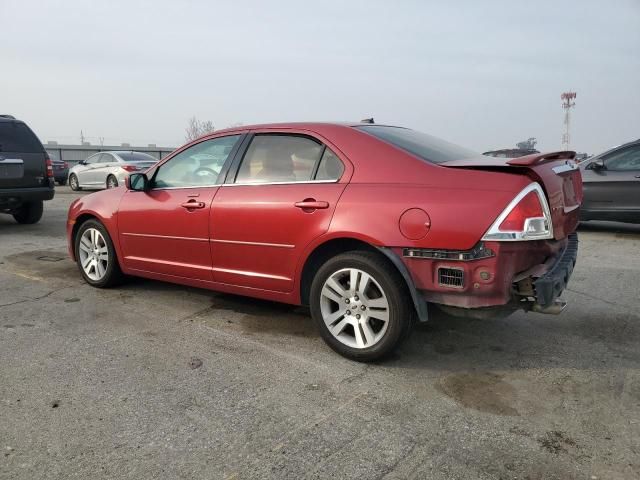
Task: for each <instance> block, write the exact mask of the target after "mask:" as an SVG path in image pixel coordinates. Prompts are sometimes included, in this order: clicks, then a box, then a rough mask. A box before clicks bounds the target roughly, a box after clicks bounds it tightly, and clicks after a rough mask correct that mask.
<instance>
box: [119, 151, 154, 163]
mask: <svg viewBox="0 0 640 480" xmlns="http://www.w3.org/2000/svg"><path fill="white" fill-rule="evenodd" d="M118 156H119V157H120V158H121V159H122V160H124V161H125V162H157V161H158V159H157V158H155V157H153V156H151V155H148V154H146V153H140V152H118Z"/></svg>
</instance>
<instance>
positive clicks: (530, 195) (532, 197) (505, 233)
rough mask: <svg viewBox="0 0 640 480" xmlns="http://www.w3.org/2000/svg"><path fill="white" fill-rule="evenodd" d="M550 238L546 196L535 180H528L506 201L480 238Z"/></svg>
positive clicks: (549, 215)
mask: <svg viewBox="0 0 640 480" xmlns="http://www.w3.org/2000/svg"><path fill="white" fill-rule="evenodd" d="M548 238H553V223H552V221H551V212H550V210H549V204H548V203H547V198H546V197H545V195H544V191H543V190H542V187H541V186H540V184H538V183H531V184H529V185H528V186H527V187H526V188H525V189H524V190H522V191H521V192H520V193H519V194H518V195H516V197H515V198H514V199H513V200H512V201H511V203H509V205H507V208H505V209H504V210H503V212H502V213H501V214H500V216H499V217H498V218H497V219H496V221H495V222H493V225H491V227H490V228H489V230H487V233H485V235H484V237H482V240H493V241H496V240H497V241H522V240H545V239H548Z"/></svg>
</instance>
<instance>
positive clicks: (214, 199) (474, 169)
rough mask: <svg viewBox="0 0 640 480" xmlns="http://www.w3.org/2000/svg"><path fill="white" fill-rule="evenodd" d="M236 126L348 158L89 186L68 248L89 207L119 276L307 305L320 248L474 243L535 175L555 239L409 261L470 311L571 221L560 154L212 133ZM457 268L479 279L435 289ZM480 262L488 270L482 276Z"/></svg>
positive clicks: (537, 259)
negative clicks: (246, 174)
mask: <svg viewBox="0 0 640 480" xmlns="http://www.w3.org/2000/svg"><path fill="white" fill-rule="evenodd" d="M244 132H291V133H297V134H304V135H309V136H312V137H315V138H316V139H317V140H319V141H321V142H323V143H324V144H326V145H327V146H328V147H329V148H331V149H332V150H333V151H334V152H335V153H336V154H337V155H338V157H339V158H340V159H341V160H342V162H343V164H344V174H343V176H342V177H341V179H340V180H339V181H338V182H335V183H299V184H286V185H243V186H240V185H220V186H217V187H206V188H204V187H203V188H190V189H173V190H151V191H149V192H146V193H145V192H132V191H128V190H127V189H126V188H117V189H110V190H104V191H102V192H98V193H94V194H91V195H87V196H85V197H83V198H81V199H79V200H78V201H76V202H74V203H73V204H72V205H71V207H70V209H69V222H68V225H67V232H68V236H69V246H70V253H71V255H72V256H73V251H72V250H73V249H72V242H73V239H72V233H73V227H74V224H75V222H76V221H77V220H79V219H80V216H81V215H90V216H93V217H97V218H98V219H100V220H101V221H102V222H103V223H104V225H105V227H106V228H107V230H108V231H109V233H110V235H111V238H112V239H113V241H114V246H115V248H116V252H117V255H118V259H119V261H120V264H121V266H122V270H123V271H124V272H125V273H129V274H133V275H139V276H144V277H148V278H155V279H159V280H166V281H171V282H175V283H181V284H185V285H192V286H197V287H203V288H210V289H213V290H219V291H223V292H229V293H237V294H244V295H250V296H254V297H258V298H265V299H270V300H276V301H282V302H289V303H294V304H295V303H300V301H301V298H300V287H301V273H302V270H303V267H304V265H305V262H306V260H307V258H308V257H309V255H311V254H312V253H313V251H314V250H315V249H316V248H317V247H319V246H321V245H322V244H323V243H325V242H327V241H330V240H332V239H338V238H352V239H358V240H361V241H363V242H367V243H369V244H371V245H374V246H384V247H391V248H392V249H393V250H394V251H395V252H397V253H398V254H399V255H402V248H405V247H413V248H429V249H449V250H467V249H471V248H473V247H474V246H475V245H476V244H477V243H478V242H479V241H480V239H481V238H482V236H483V234H484V233H485V232H486V231H487V229H488V228H489V227H490V226H491V224H492V223H493V222H494V221H495V219H496V218H497V217H498V215H499V214H500V213H501V212H502V211H503V209H504V208H505V207H506V206H507V205H508V204H509V203H510V202H511V201H512V200H513V198H514V197H515V196H516V195H517V194H518V193H519V192H520V191H521V190H522V189H523V188H524V187H526V186H527V185H528V184H530V183H531V182H532V181H537V182H539V183H540V184H541V185H542V186H543V189H544V190H545V192H546V195H547V198H548V202H549V206H550V208H551V214H552V220H553V224H554V234H555V236H556V239H558V240H560V242H551V241H535V242H513V243H507V242H505V243H501V242H489V243H490V248H491V249H492V250H493V251H494V252H495V253H496V256H495V257H492V258H489V259H483V260H476V261H471V262H445V261H441V260H427V259H411V258H403V261H404V262H405V264H406V265H407V267H408V269H409V272H410V274H411V276H412V278H413V280H414V283H415V284H416V287H417V288H418V289H419V290H421V291H422V293H423V294H424V295H425V297H426V298H427V299H428V300H430V301H433V302H440V303H445V304H448V305H456V306H466V307H478V306H488V305H500V304H503V303H505V302H506V301H507V300H508V294H509V289H510V286H511V283H512V280H513V277H514V275H515V274H517V273H519V272H522V271H524V270H527V269H529V268H531V267H533V266H535V265H538V264H540V263H542V262H543V261H544V259H545V258H546V256H548V255H549V253H550V252H552V251H555V250H557V249H558V248H560V246H561V245H562V243H563V242H564V239H565V238H566V236H567V235H568V234H569V233H571V232H572V231H573V230H574V229H575V226H576V224H577V208H576V207H577V206H579V204H580V202H581V200H582V185H581V183H580V178H579V175H574V174H573V173H572V172H570V173H566V174H562V175H557V174H555V173H554V172H553V171H552V170H551V169H552V167H553V166H555V165H562V164H564V163H565V162H566V161H567V160H566V155H563V154H555V156H553V155H552V156H538V157H536V158H535V159H528V160H527V161H525V162H524V163H523V162H520V163H517V162H516V164H514V163H512V161H507V160H509V159H506V160H503V159H497V158H482V159H479V160H464V161H456V162H448V163H447V164H446V165H436V164H431V163H427V162H424V161H422V160H419V159H417V158H415V157H414V156H412V155H411V154H409V153H406V152H404V151H401V150H399V149H397V148H395V147H393V146H391V145H389V144H387V143H385V142H382V141H380V140H378V139H376V138H374V137H372V136H370V135H368V134H366V133H363V132H361V131H358V130H356V129H354V128H351V127H349V126H346V125H339V124H328V123H327V124H323V123H304V124H285V125H263V126H254V127H249V126H247V127H240V128H234V129H229V130H226V131H218V132H216V133H215V134H212V135H209V136H207V137H206V138H215V137H217V136H223V135H228V134H230V133H244ZM189 145H191V144H189ZM189 145H185V147H183V148H181V149H179V150H177V151H176V152H174V154H173V155H175V153H177V152H179V151H181V150H183V149H184V148H187V147H188V146H189ZM170 158H171V156H169V157H167V159H163V161H162V162H160V164H159V165H161V164H162V163H163V162H164V161H166V160H168V159H170ZM452 167H454V168H452ZM155 168H157V166H156V167H154V168H152V169H151V170H150V171H149V172H148V175H149V176H150V177H151V176H152V175H153V172H154V169H155ZM189 204H193V205H194V208H189ZM489 243H488V245H489ZM452 263H455V266H456V267H460V268H463V269H464V270H465V278H468V279H472V280H473V281H470V282H468V284H467V285H466V286H465V288H464V289H462V290H457V291H452V290H451V289H446V288H443V287H440V286H438V284H437V278H436V269H437V267H438V266H446V265H450V264H452ZM481 271H485V272H488V273H489V274H490V276H489V278H488V279H486V280H483V279H482V278H481V277H480V272H481ZM474 283H476V284H477V285H478V287H474Z"/></svg>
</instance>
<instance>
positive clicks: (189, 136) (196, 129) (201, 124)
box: [184, 117, 215, 142]
mask: <svg viewBox="0 0 640 480" xmlns="http://www.w3.org/2000/svg"><path fill="white" fill-rule="evenodd" d="M214 130H215V128H214V126H213V122H212V121H211V120H198V119H197V118H196V117H191V118H190V119H189V123H188V124H187V128H186V129H185V133H186V134H185V137H184V138H185V140H186V141H187V142H190V141H191V140H195V139H196V138H198V137H201V136H202V135H206V134H207V133H211V132H213V131H214Z"/></svg>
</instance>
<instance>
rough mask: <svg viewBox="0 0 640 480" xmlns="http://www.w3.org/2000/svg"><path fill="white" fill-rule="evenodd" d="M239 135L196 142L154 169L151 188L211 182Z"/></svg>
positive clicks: (213, 180) (216, 178)
mask: <svg viewBox="0 0 640 480" xmlns="http://www.w3.org/2000/svg"><path fill="white" fill-rule="evenodd" d="M239 139H240V135H229V136H227V137H219V138H214V139H211V140H205V141H204V142H200V143H197V144H196V145H193V146H191V147H189V148H187V149H186V150H183V151H182V152H180V153H178V154H177V155H176V156H175V157H173V158H172V159H171V160H169V161H168V162H167V163H165V164H163V165H161V166H160V168H158V171H157V173H156V175H155V177H154V185H153V186H154V188H184V187H197V186H205V185H215V184H216V182H217V180H218V176H219V175H220V171H221V170H222V167H223V166H224V163H225V162H226V161H227V158H228V157H229V154H230V153H231V151H232V150H233V147H234V146H235V145H236V143H238V140H239Z"/></svg>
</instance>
